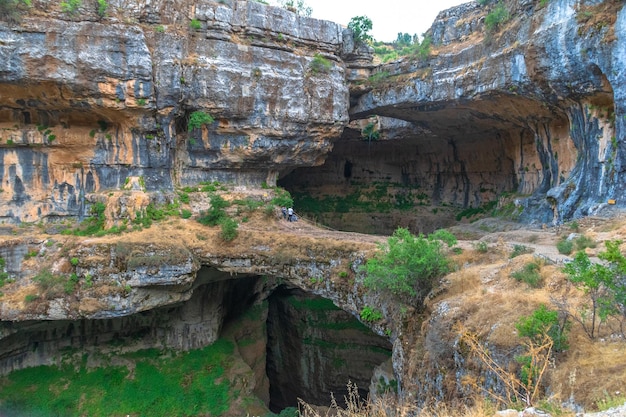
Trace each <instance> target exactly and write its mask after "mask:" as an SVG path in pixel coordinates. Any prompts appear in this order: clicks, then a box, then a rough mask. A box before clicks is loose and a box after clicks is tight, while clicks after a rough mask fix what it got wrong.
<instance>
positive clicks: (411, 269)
mask: <svg viewBox="0 0 626 417" xmlns="http://www.w3.org/2000/svg"><path fill="white" fill-rule="evenodd" d="M441 246H442V245H441V242H440V241H439V240H436V239H429V238H426V237H424V236H423V235H419V236H414V235H412V234H411V233H410V232H409V231H408V230H407V229H404V228H398V229H397V230H396V231H395V232H394V234H393V235H392V236H391V237H390V238H389V239H388V240H387V243H386V244H381V245H380V246H379V249H380V252H378V253H377V254H376V255H375V256H374V257H373V258H371V259H368V261H367V263H366V265H365V268H364V270H365V272H366V274H367V275H366V277H365V281H364V284H365V286H366V287H367V288H370V289H373V290H381V291H388V292H390V293H391V294H393V295H395V296H400V297H411V298H418V299H420V300H421V299H423V298H424V297H425V296H426V295H427V294H428V292H429V291H430V290H431V289H432V287H433V285H434V283H435V281H436V279H437V278H439V277H441V276H442V275H444V274H445V273H447V272H448V260H447V259H446V257H445V256H444V254H443V253H442V250H441V249H442V248H441Z"/></svg>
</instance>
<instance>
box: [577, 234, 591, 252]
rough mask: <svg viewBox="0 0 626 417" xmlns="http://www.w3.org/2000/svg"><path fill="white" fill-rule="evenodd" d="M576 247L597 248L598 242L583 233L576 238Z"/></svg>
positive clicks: (582, 248) (578, 248) (583, 248)
mask: <svg viewBox="0 0 626 417" xmlns="http://www.w3.org/2000/svg"><path fill="white" fill-rule="evenodd" d="M575 243H576V249H577V250H585V249H586V248H595V247H596V242H595V241H594V240H593V239H591V238H590V237H588V236H585V235H582V236H579V237H578V238H577V239H576V242H575Z"/></svg>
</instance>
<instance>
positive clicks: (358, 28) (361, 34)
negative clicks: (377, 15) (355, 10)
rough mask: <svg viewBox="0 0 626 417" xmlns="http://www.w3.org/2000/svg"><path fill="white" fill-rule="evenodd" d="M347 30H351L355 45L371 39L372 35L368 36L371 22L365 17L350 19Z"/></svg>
mask: <svg viewBox="0 0 626 417" xmlns="http://www.w3.org/2000/svg"><path fill="white" fill-rule="evenodd" d="M348 29H350V30H352V34H353V36H354V42H355V43H359V42H367V41H371V40H372V39H373V38H372V35H370V31H371V30H372V20H371V19H370V18H369V17H367V16H355V17H353V18H352V19H350V22H349V23H348Z"/></svg>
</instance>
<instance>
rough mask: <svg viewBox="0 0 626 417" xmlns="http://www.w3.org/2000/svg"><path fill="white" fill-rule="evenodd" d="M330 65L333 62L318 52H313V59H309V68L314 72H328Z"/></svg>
mask: <svg viewBox="0 0 626 417" xmlns="http://www.w3.org/2000/svg"><path fill="white" fill-rule="evenodd" d="M332 66H333V64H332V63H331V62H330V61H329V60H328V59H326V58H324V57H323V56H322V55H320V54H315V56H314V57H313V61H311V65H310V68H311V71H312V72H313V73H315V74H317V73H320V72H321V73H323V74H328V73H329V72H330V69H331V68H332Z"/></svg>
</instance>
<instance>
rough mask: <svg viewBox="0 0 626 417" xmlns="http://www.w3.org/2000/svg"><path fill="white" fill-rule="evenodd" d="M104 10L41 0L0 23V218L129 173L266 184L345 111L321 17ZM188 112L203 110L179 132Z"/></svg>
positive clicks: (184, 6)
mask: <svg viewBox="0 0 626 417" xmlns="http://www.w3.org/2000/svg"><path fill="white" fill-rule="evenodd" d="M35 10H45V11H46V12H45V13H44V15H43V16H42V15H36V16H35V15H34V14H35ZM108 14H109V15H108V16H107V17H106V18H104V19H100V18H98V16H97V15H96V14H95V9H94V10H90V9H89V8H88V7H87V6H86V5H85V7H84V9H83V8H81V9H79V10H78V11H77V13H76V14H68V13H63V12H61V10H59V4H58V3H57V2H51V1H50V2H48V1H45V0H44V1H36V2H34V3H33V7H32V9H31V13H29V14H28V15H26V16H24V17H23V18H22V20H21V23H20V24H19V25H10V24H6V23H0V39H2V42H1V43H0V62H1V63H0V92H1V94H0V137H1V138H2V140H1V141H0V155H1V158H0V161H1V162H0V163H1V164H2V165H1V166H0V181H1V182H2V190H3V192H2V193H1V194H0V201H1V202H2V209H0V217H1V218H3V219H5V220H9V221H18V220H22V221H36V220H38V219H40V218H57V217H59V216H67V215H72V216H76V215H82V214H84V207H85V203H86V196H87V195H88V194H90V193H98V192H103V191H104V190H111V189H120V188H121V187H123V186H124V185H125V184H126V183H127V182H128V180H129V179H130V178H142V181H141V184H142V185H143V187H144V188H145V189H147V190H168V189H172V187H173V185H174V184H182V185H185V184H197V183H198V182H200V181H206V180H219V181H228V182H234V183H239V184H256V185H260V184H261V183H262V182H267V183H268V184H273V183H275V180H276V177H277V175H278V173H279V172H281V171H284V170H289V169H291V168H293V167H295V166H301V165H317V164H320V163H322V162H323V159H324V155H325V154H326V153H327V152H328V151H329V150H330V149H331V148H332V140H333V139H334V138H336V137H338V136H339V135H340V134H341V131H342V129H343V125H344V124H345V122H347V118H348V115H347V110H348V89H347V85H346V83H345V65H344V63H343V61H342V60H341V55H342V54H344V50H343V49H342V48H343V47H342V36H343V34H342V29H341V28H340V27H339V26H338V25H336V24H334V23H330V22H325V21H319V20H315V19H309V18H304V17H298V16H297V15H295V14H294V13H291V12H289V11H287V10H284V9H280V8H272V7H267V6H264V5H262V4H260V3H258V2H254V1H230V0H229V1H222V2H212V1H205V2H201V3H190V2H171V1H157V2H150V3H146V4H142V3H141V2H131V3H129V2H124V1H119V2H115V1H114V2H110V7H109V12H108ZM192 19H193V23H191V22H192ZM190 24H192V25H193V27H192V26H190ZM194 111H202V112H206V113H209V114H211V115H212V116H213V118H214V119H215V122H214V123H211V124H208V125H205V126H203V127H202V128H198V129H192V130H191V131H189V128H188V126H189V125H188V122H189V117H190V115H191V114H192V113H193V112H194Z"/></svg>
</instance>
